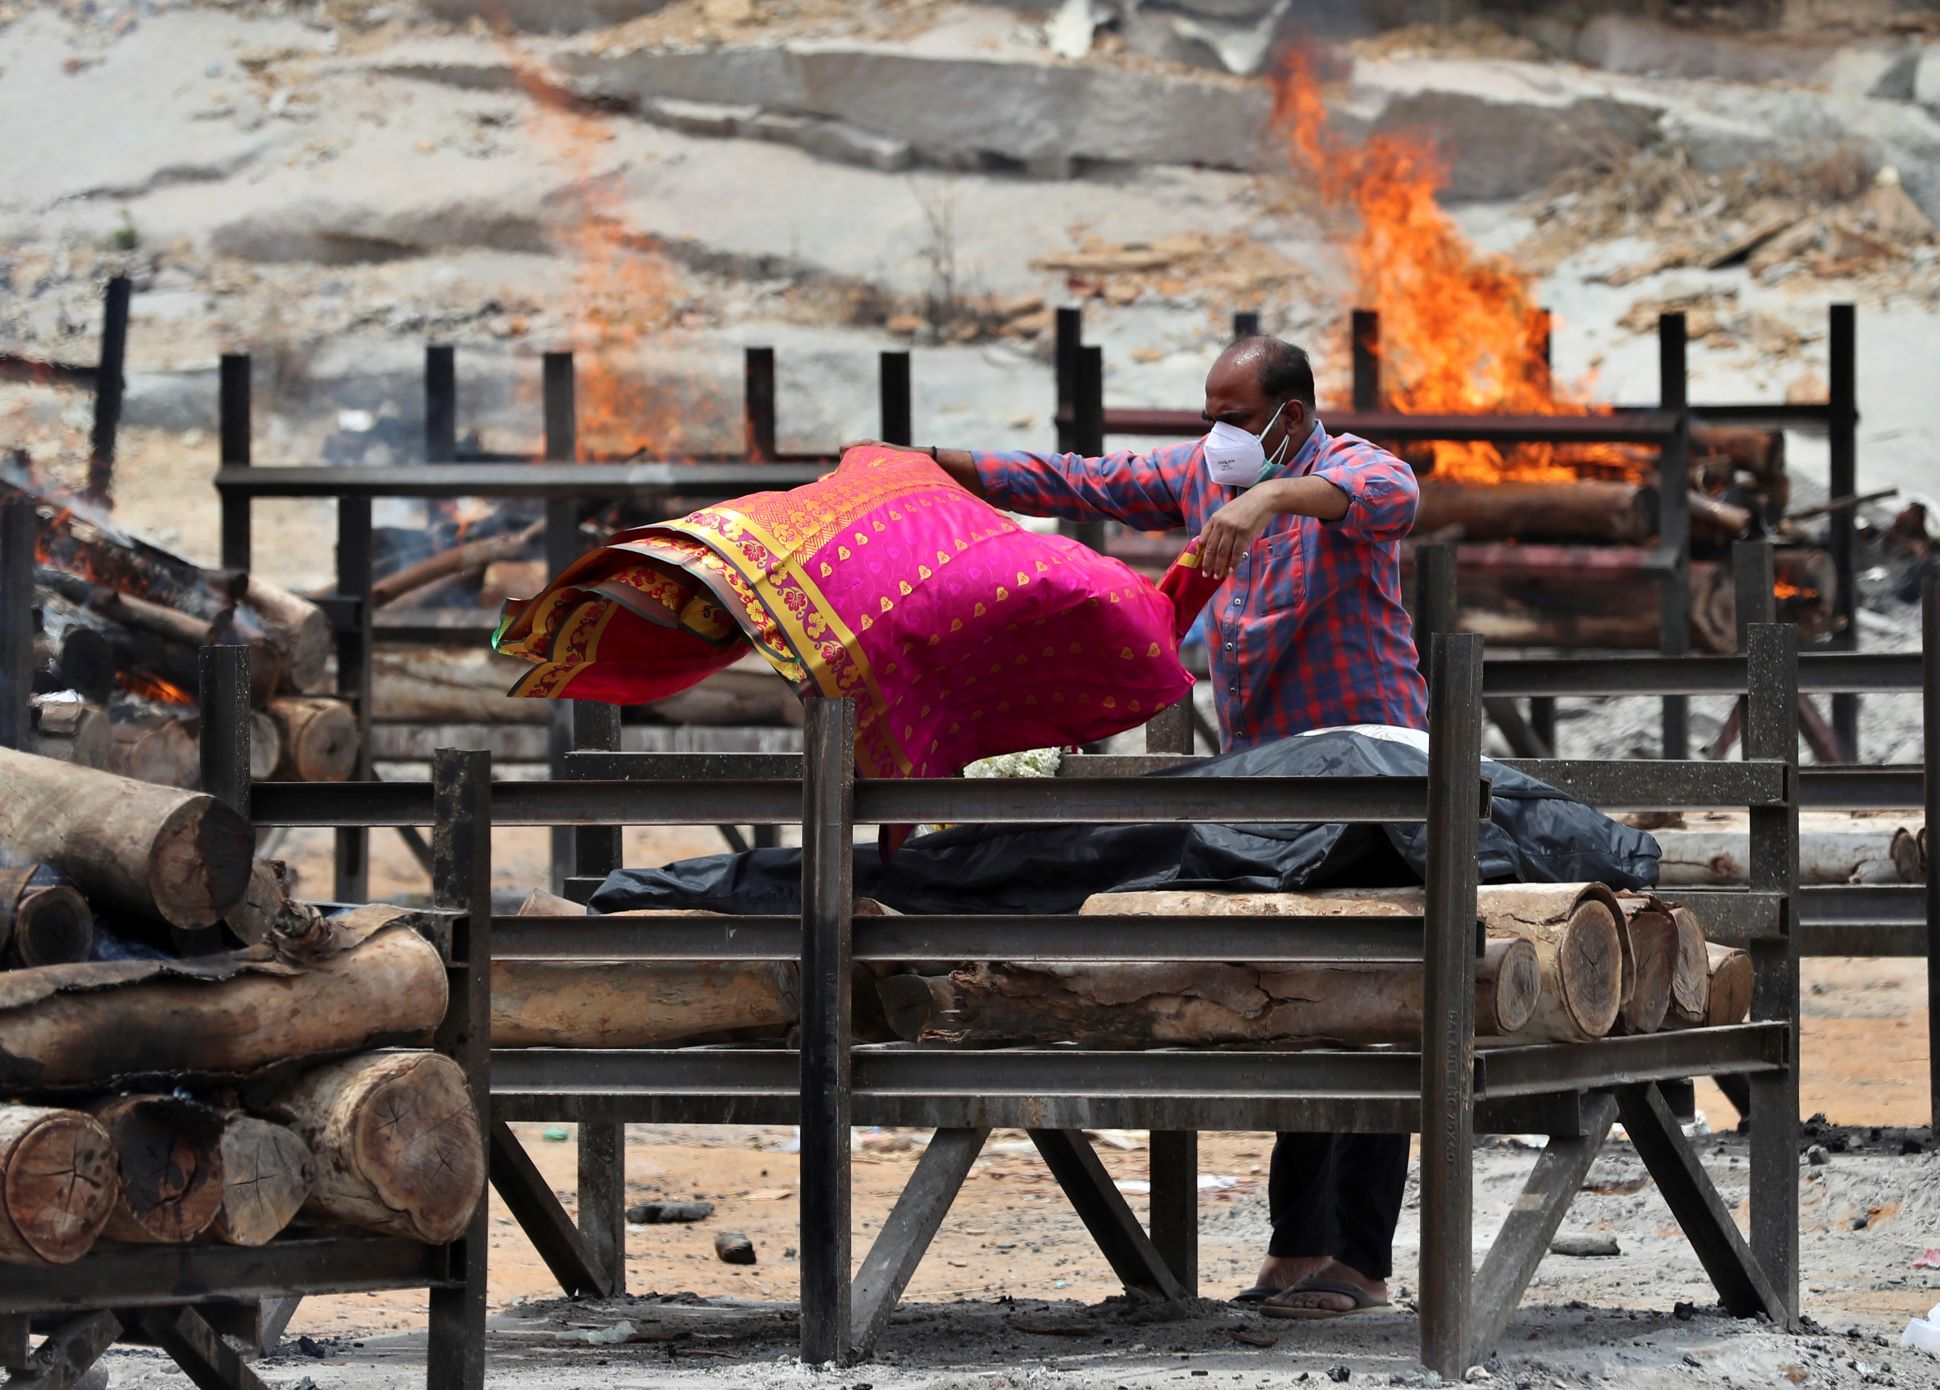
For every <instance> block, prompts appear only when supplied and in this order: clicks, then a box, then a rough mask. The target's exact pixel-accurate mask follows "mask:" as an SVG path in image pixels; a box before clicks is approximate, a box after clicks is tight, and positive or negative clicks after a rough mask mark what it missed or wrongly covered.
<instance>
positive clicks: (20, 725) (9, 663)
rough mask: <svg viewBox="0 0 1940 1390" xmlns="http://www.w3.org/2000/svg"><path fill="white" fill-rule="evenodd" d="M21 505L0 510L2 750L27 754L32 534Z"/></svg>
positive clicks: (28, 506)
mask: <svg viewBox="0 0 1940 1390" xmlns="http://www.w3.org/2000/svg"><path fill="white" fill-rule="evenodd" d="M38 523H39V514H38V513H37V512H36V511H35V510H34V505H33V503H31V502H28V501H26V500H24V499H20V500H15V501H10V502H6V503H4V504H0V748H25V747H26V746H27V741H28V738H27V736H28V733H29V726H30V724H31V722H32V711H33V697H34V617H33V613H34V533H35V530H36V527H37V525H38Z"/></svg>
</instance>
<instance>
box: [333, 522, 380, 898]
mask: <svg viewBox="0 0 1940 1390" xmlns="http://www.w3.org/2000/svg"><path fill="white" fill-rule="evenodd" d="M337 593H338V594H339V595H340V596H341V597H344V598H348V599H354V600H355V601H356V609H355V612H356V625H355V627H354V628H352V629H351V630H350V631H347V632H342V631H340V632H338V634H337V693H338V694H340V695H343V696H345V697H346V698H348V699H349V700H350V701H351V710H352V712H353V713H354V714H355V715H356V716H357V765H356V767H355V768H353V769H352V771H351V776H352V778H353V779H355V780H356V781H359V782H368V781H370V780H371V753H370V750H371V736H370V731H371V721H372V710H371V655H372V652H373V651H374V650H375V648H376V645H377V644H376V641H375V638H374V635H373V623H374V620H375V619H374V614H373V613H372V607H371V528H370V499H369V498H368V497H339V498H338V499H337ZM335 837H336V846H337V855H336V859H337V863H336V874H335V885H334V888H333V890H332V891H333V893H334V895H335V897H336V900H337V901H338V902H341V903H360V902H363V901H364V900H365V899H366V898H368V897H369V896H370V831H369V829H368V828H366V827H363V826H342V827H339V828H338V829H337V830H336V832H335Z"/></svg>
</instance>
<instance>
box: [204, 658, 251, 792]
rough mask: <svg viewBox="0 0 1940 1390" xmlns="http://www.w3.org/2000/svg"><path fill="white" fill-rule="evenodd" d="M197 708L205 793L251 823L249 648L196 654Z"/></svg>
mask: <svg viewBox="0 0 1940 1390" xmlns="http://www.w3.org/2000/svg"><path fill="white" fill-rule="evenodd" d="M196 676H197V685H196V703H197V705H198V706H199V707H200V718H201V726H202V732H201V737H200V738H199V739H198V741H197V743H198V746H197V752H198V753H199V754H200V756H201V760H202V790H203V791H205V792H207V793H208V794H209V795H210V796H213V797H214V798H215V799H216V800H217V801H220V802H221V803H222V804H223V805H225V806H227V807H228V808H229V809H230V810H232V811H234V812H235V813H236V814H237V815H239V816H241V817H243V819H245V820H247V819H248V818H249V648H248V647H246V646H241V645H224V646H219V647H204V648H202V650H201V651H199V652H198V653H196Z"/></svg>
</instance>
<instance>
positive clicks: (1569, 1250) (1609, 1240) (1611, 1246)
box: [1549, 1236, 1623, 1259]
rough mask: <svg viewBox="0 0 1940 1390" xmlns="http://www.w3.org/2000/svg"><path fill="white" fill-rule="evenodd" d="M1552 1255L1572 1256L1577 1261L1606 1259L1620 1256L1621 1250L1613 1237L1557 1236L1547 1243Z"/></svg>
mask: <svg viewBox="0 0 1940 1390" xmlns="http://www.w3.org/2000/svg"><path fill="white" fill-rule="evenodd" d="M1549 1253H1550V1254H1552V1255H1574V1256H1576V1257H1577V1258H1578V1259H1607V1258H1609V1257H1611V1256H1613V1255H1621V1254H1622V1253H1623V1248H1622V1247H1621V1246H1619V1245H1618V1244H1617V1242H1616V1238H1615V1237H1613V1236H1558V1237H1556V1239H1554V1240H1552V1241H1551V1242H1550V1243H1549Z"/></svg>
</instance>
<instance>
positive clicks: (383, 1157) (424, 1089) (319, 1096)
mask: <svg viewBox="0 0 1940 1390" xmlns="http://www.w3.org/2000/svg"><path fill="white" fill-rule="evenodd" d="M265 1113H266V1114H268V1115H269V1116H270V1117H271V1118H274V1119H277V1120H280V1121H282V1122H283V1123H285V1124H288V1125H289V1126H290V1127H291V1128H292V1129H293V1130H295V1131H296V1133H297V1135H298V1136H299V1137H300V1138H301V1139H302V1140H303V1141H304V1142H305V1143H306V1144H307V1145H309V1148H310V1151H311V1153H312V1154H314V1155H315V1156H316V1164H317V1177H316V1184H315V1186H314V1187H313V1188H312V1190H311V1193H310V1198H309V1200H308V1201H307V1202H305V1203H304V1205H303V1217H304V1219H305V1220H306V1221H314V1222H316V1223H318V1224H321V1225H327V1226H348V1227H352V1228H355V1229H357V1230H364V1231H374V1232H376V1233H378V1234H380V1235H397V1236H407V1237H410V1238H411V1239H414V1240H422V1241H428V1242H430V1243H432V1244H434V1245H442V1244H446V1243H448V1242H450V1241H453V1240H456V1239H457V1238H458V1237H459V1236H460V1235H462V1234H463V1233H464V1230H465V1227H466V1226H467V1225H468V1224H469V1223H470V1221H471V1218H472V1213H473V1212H474V1211H475V1210H476V1209H477V1207H478V1203H479V1201H480V1199H481V1198H482V1197H483V1195H484V1190H485V1144H484V1140H483V1137H482V1136H481V1133H480V1130H479V1124H478V1111H477V1109H476V1107H475V1106H474V1105H473V1103H472V1097H471V1093H470V1091H469V1090H468V1089H467V1087H466V1085H465V1073H464V1071H463V1070H462V1069H460V1067H459V1066H458V1064H457V1063H456V1062H454V1061H452V1060H451V1059H450V1058H449V1057H446V1056H444V1055H442V1054H440V1053H436V1052H383V1053H372V1054H369V1055H366V1056H362V1057H352V1058H350V1059H348V1060H346V1061H342V1062H337V1063H334V1064H332V1065H330V1066H327V1067H323V1068H320V1069H318V1070H316V1071H313V1072H311V1073H309V1074H308V1075H307V1076H305V1077H303V1078H302V1079H301V1080H300V1081H298V1082H297V1083H296V1084H295V1085H294V1086H292V1087H290V1088H289V1089H287V1090H285V1091H284V1092H283V1093H282V1094H281V1095H279V1096H278V1097H277V1098H276V1100H275V1101H274V1102H273V1103H272V1104H270V1105H269V1106H268V1107H267V1108H266V1110H265Z"/></svg>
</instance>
